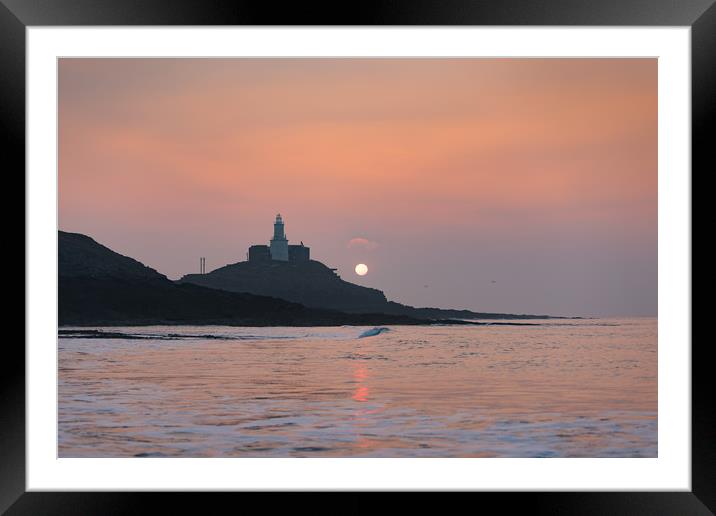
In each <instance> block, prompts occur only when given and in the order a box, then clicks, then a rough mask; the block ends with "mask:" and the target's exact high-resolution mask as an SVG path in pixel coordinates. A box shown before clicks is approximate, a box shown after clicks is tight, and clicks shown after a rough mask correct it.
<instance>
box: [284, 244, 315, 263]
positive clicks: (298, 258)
mask: <svg viewBox="0 0 716 516" xmlns="http://www.w3.org/2000/svg"><path fill="white" fill-rule="evenodd" d="M310 259H311V252H310V250H309V249H308V247H306V246H305V245H303V242H301V245H290V246H288V261H289V262H307V261H309V260H310Z"/></svg>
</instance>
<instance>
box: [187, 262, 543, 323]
mask: <svg viewBox="0 0 716 516" xmlns="http://www.w3.org/2000/svg"><path fill="white" fill-rule="evenodd" d="M178 281H179V282H180V283H185V284H186V283H191V284H194V285H202V286H205V287H210V288H214V289H221V290H227V291H230V292H246V293H250V294H257V295H262V296H272V297H277V298H281V299H286V300H287V301H293V302H295V303H300V304H302V305H305V306H307V307H311V308H329V309H334V310H341V311H343V312H349V313H382V314H390V315H404V316H409V317H415V318H419V319H445V318H449V319H549V318H551V317H550V316H547V315H527V314H501V313H480V312H472V311H470V310H445V309H441V308H415V307H412V306H408V305H403V304H401V303H396V302H394V301H388V300H387V298H386V297H385V294H384V293H383V292H382V291H380V290H377V289H374V288H369V287H363V286H360V285H356V284H354V283H349V282H348V281H345V280H343V279H341V278H340V276H338V274H336V273H335V271H334V270H333V269H331V268H329V267H327V266H326V265H324V264H322V263H321V262H318V261H315V260H308V261H295V262H291V261H276V260H264V261H246V262H238V263H233V264H230V265H226V266H224V267H221V268H219V269H216V270H214V271H211V272H209V273H206V274H187V275H185V276H183V277H182V278H181V279H180V280H178Z"/></svg>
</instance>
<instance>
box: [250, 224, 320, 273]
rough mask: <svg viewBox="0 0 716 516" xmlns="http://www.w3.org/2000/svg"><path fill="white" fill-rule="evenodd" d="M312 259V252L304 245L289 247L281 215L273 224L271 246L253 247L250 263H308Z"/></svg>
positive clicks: (251, 248)
mask: <svg viewBox="0 0 716 516" xmlns="http://www.w3.org/2000/svg"><path fill="white" fill-rule="evenodd" d="M310 259H311V250H310V248H309V247H306V246H305V245H303V242H301V244H300V245H288V238H287V237H286V233H285V232H284V226H283V218H282V217H281V214H280V213H279V214H278V215H276V221H275V222H274V224H273V238H272V239H271V241H270V242H269V245H252V246H251V247H249V261H250V262H263V261H269V260H275V261H279V262H307V261H309V260H310Z"/></svg>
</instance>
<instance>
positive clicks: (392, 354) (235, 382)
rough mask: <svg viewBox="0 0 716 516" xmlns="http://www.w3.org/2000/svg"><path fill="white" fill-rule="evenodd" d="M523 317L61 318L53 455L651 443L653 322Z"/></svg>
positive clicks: (599, 451)
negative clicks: (353, 323) (326, 321)
mask: <svg viewBox="0 0 716 516" xmlns="http://www.w3.org/2000/svg"><path fill="white" fill-rule="evenodd" d="M521 322H524V323H530V325H524V326H520V325H515V326H512V325H487V326H393V327H388V328H386V329H374V328H367V327H331V328H233V327H223V326H222V327H208V326H197V327H188V326H183V327H175V326H165V327H160V326H153V327H121V328H94V329H93V330H99V331H102V332H106V333H110V335H108V336H103V334H102V333H97V334H92V333H89V334H87V333H85V332H86V331H87V330H88V329H87V328H83V329H81V330H80V332H79V333H77V334H75V335H74V336H73V337H72V338H66V337H67V334H65V333H64V332H65V331H66V330H67V329H66V328H63V329H62V330H63V334H62V335H61V337H62V338H60V339H59V340H58V342H59V392H58V396H59V414H58V421H59V422H58V454H59V456H60V457H656V456H657V321H656V319H650V318H639V319H584V320H554V319H553V320H538V321H533V320H530V321H521ZM78 330H79V329H78ZM79 335H85V336H84V337H79V338H78V336H79ZM109 337H111V338H109Z"/></svg>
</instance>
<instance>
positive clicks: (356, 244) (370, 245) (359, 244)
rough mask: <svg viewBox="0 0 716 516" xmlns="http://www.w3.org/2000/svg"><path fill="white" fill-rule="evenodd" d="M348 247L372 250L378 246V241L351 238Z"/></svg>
mask: <svg viewBox="0 0 716 516" xmlns="http://www.w3.org/2000/svg"><path fill="white" fill-rule="evenodd" d="M346 247H348V249H367V250H368V251H372V250H373V249H375V248H376V247H378V242H373V241H372V240H368V239H367V238H351V239H350V240H349V241H348V244H347V245H346Z"/></svg>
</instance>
